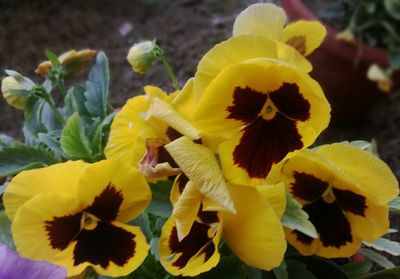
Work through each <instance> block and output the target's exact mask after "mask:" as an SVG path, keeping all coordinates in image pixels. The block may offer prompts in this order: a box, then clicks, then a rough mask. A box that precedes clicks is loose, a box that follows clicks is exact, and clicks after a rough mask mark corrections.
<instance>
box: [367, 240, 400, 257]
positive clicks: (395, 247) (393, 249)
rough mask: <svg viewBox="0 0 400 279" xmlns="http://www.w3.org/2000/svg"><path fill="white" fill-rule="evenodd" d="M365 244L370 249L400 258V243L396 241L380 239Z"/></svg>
mask: <svg viewBox="0 0 400 279" xmlns="http://www.w3.org/2000/svg"><path fill="white" fill-rule="evenodd" d="M364 244H365V245H366V246H368V247H372V248H374V249H375V250H378V251H382V252H386V253H388V254H390V255H393V256H400V243H398V242H396V241H392V240H389V239H387V238H378V239H377V240H375V241H374V242H372V243H366V242H364Z"/></svg>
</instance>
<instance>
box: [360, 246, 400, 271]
mask: <svg viewBox="0 0 400 279" xmlns="http://www.w3.org/2000/svg"><path fill="white" fill-rule="evenodd" d="M358 251H359V252H360V253H361V254H363V255H364V256H366V257H367V258H368V259H370V260H371V261H373V262H374V263H376V264H378V265H380V266H381V267H383V268H385V269H389V268H393V267H395V265H394V264H393V263H392V262H391V261H389V260H388V259H387V258H385V257H384V256H382V255H381V254H379V253H378V252H375V251H373V250H371V249H368V248H361V249H360V250H358Z"/></svg>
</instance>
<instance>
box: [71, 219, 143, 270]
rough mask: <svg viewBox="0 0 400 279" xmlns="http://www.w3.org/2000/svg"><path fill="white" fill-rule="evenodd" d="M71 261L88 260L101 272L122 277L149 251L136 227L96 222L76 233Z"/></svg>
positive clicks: (77, 262)
mask: <svg viewBox="0 0 400 279" xmlns="http://www.w3.org/2000/svg"><path fill="white" fill-rule="evenodd" d="M76 239H77V242H76V246H75V249H74V264H75V265H77V264H78V265H79V264H81V263H85V262H89V263H90V264H91V266H92V267H93V268H94V269H95V270H96V271H97V272H98V273H99V274H102V275H106V276H112V277H116V276H124V275H128V274H129V273H131V272H132V271H134V270H135V269H137V268H138V267H139V266H140V265H141V264H142V263H143V261H144V259H145V258H146V256H147V252H148V250H149V246H148V244H147V243H146V237H145V236H144V235H143V233H142V231H141V230H140V228H139V227H134V226H129V225H125V224H122V223H119V222H112V223H104V222H99V223H97V226H96V227H95V228H94V229H92V230H82V231H81V232H80V233H79V235H78V236H77V238H76Z"/></svg>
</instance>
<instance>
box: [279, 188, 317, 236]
mask: <svg viewBox="0 0 400 279" xmlns="http://www.w3.org/2000/svg"><path fill="white" fill-rule="evenodd" d="M281 221H282V224H283V225H284V226H286V227H288V228H289V229H291V230H297V231H299V232H302V233H304V234H305V235H307V236H309V237H312V238H317V237H318V233H317V231H316V230H315V227H314V225H313V224H312V223H311V222H310V221H309V220H308V214H307V213H306V212H305V211H304V210H303V209H302V206H301V204H300V203H299V202H298V201H297V200H296V199H295V198H294V197H293V195H292V194H291V193H286V209H285V213H284V214H283V216H282V220H281Z"/></svg>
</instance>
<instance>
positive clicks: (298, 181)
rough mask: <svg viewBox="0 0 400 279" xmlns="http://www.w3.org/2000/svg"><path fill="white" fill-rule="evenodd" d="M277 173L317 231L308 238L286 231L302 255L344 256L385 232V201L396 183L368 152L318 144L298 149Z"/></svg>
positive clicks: (336, 145)
mask: <svg viewBox="0 0 400 279" xmlns="http://www.w3.org/2000/svg"><path fill="white" fill-rule="evenodd" d="M281 172H282V177H281V179H282V180H283V181H285V182H286V184H287V185H288V190H289V191H290V192H291V193H292V194H293V195H294V197H295V198H297V199H298V200H299V201H300V202H301V203H302V204H303V209H304V210H305V211H306V212H307V213H308V215H309V216H310V221H311V222H312V223H313V225H314V226H315V228H316V230H317V232H318V238H317V239H312V238H310V237H308V236H306V235H304V234H302V233H301V232H298V231H290V230H287V239H288V241H289V243H290V244H292V245H293V246H294V247H296V248H297V249H298V250H299V251H300V252H301V253H302V254H304V255H311V254H317V255H319V256H322V257H327V258H337V257H349V256H351V255H353V254H354V253H355V252H356V251H357V250H358V249H359V248H360V246H361V242H362V241H367V242H373V241H374V240H376V239H377V238H379V237H381V236H382V235H384V234H386V232H387V230H388V228H389V216H388V205H387V203H388V202H389V201H390V200H392V199H394V198H395V197H397V195H398V193H399V188H398V182H397V181H396V178H395V177H394V175H393V173H392V172H391V171H390V169H389V167H388V166H387V165H386V164H385V163H384V162H382V161H381V160H379V159H378V158H376V157H375V156H373V155H372V154H370V153H369V152H367V151H364V150H361V149H359V148H357V147H354V146H351V145H347V144H331V145H323V146H321V147H319V148H317V149H316V150H315V151H311V150H303V151H300V152H299V153H297V155H296V156H294V157H292V158H291V159H289V160H288V161H287V162H286V163H285V164H284V165H283V168H282V171H281Z"/></svg>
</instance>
